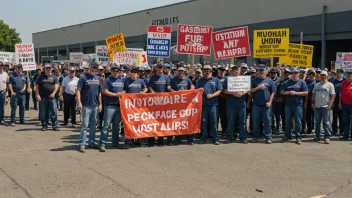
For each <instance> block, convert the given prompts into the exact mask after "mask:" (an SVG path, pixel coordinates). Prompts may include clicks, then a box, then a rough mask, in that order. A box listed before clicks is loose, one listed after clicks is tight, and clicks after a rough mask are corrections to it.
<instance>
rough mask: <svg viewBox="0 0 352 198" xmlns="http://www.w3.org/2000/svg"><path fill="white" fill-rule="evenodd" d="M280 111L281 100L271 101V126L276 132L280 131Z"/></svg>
mask: <svg viewBox="0 0 352 198" xmlns="http://www.w3.org/2000/svg"><path fill="white" fill-rule="evenodd" d="M281 111H282V102H275V101H273V103H272V107H271V128H272V130H275V131H276V132H277V133H279V132H280V121H281Z"/></svg>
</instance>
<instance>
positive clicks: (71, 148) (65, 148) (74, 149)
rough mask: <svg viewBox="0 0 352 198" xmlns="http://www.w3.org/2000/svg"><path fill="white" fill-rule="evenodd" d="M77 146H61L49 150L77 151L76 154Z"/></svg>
mask: <svg viewBox="0 0 352 198" xmlns="http://www.w3.org/2000/svg"><path fill="white" fill-rule="evenodd" d="M78 149H79V146H78V145H77V144H76V145H68V146H63V147H61V148H54V149H50V151H77V152H78Z"/></svg>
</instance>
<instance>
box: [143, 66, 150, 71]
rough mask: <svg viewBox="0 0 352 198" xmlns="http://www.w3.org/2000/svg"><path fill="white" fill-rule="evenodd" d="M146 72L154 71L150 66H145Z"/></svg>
mask: <svg viewBox="0 0 352 198" xmlns="http://www.w3.org/2000/svg"><path fill="white" fill-rule="evenodd" d="M144 70H145V71H151V70H152V69H151V68H150V67H149V66H145V67H144Z"/></svg>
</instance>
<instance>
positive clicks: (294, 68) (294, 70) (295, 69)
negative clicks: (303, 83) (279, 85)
mask: <svg viewBox="0 0 352 198" xmlns="http://www.w3.org/2000/svg"><path fill="white" fill-rule="evenodd" d="M291 72H292V73H299V70H298V69H297V68H296V67H292V69H291Z"/></svg>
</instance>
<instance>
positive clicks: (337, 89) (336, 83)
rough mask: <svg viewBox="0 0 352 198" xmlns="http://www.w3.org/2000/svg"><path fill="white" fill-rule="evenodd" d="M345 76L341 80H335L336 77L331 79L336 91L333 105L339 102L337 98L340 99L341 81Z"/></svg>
mask: <svg viewBox="0 0 352 198" xmlns="http://www.w3.org/2000/svg"><path fill="white" fill-rule="evenodd" d="M345 80H346V79H345V78H342V80H337V79H336V78H335V79H334V81H332V84H333V85H334V87H335V93H336V97H335V100H334V106H336V105H338V104H339V100H340V88H341V85H342V82H343V81H345Z"/></svg>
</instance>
